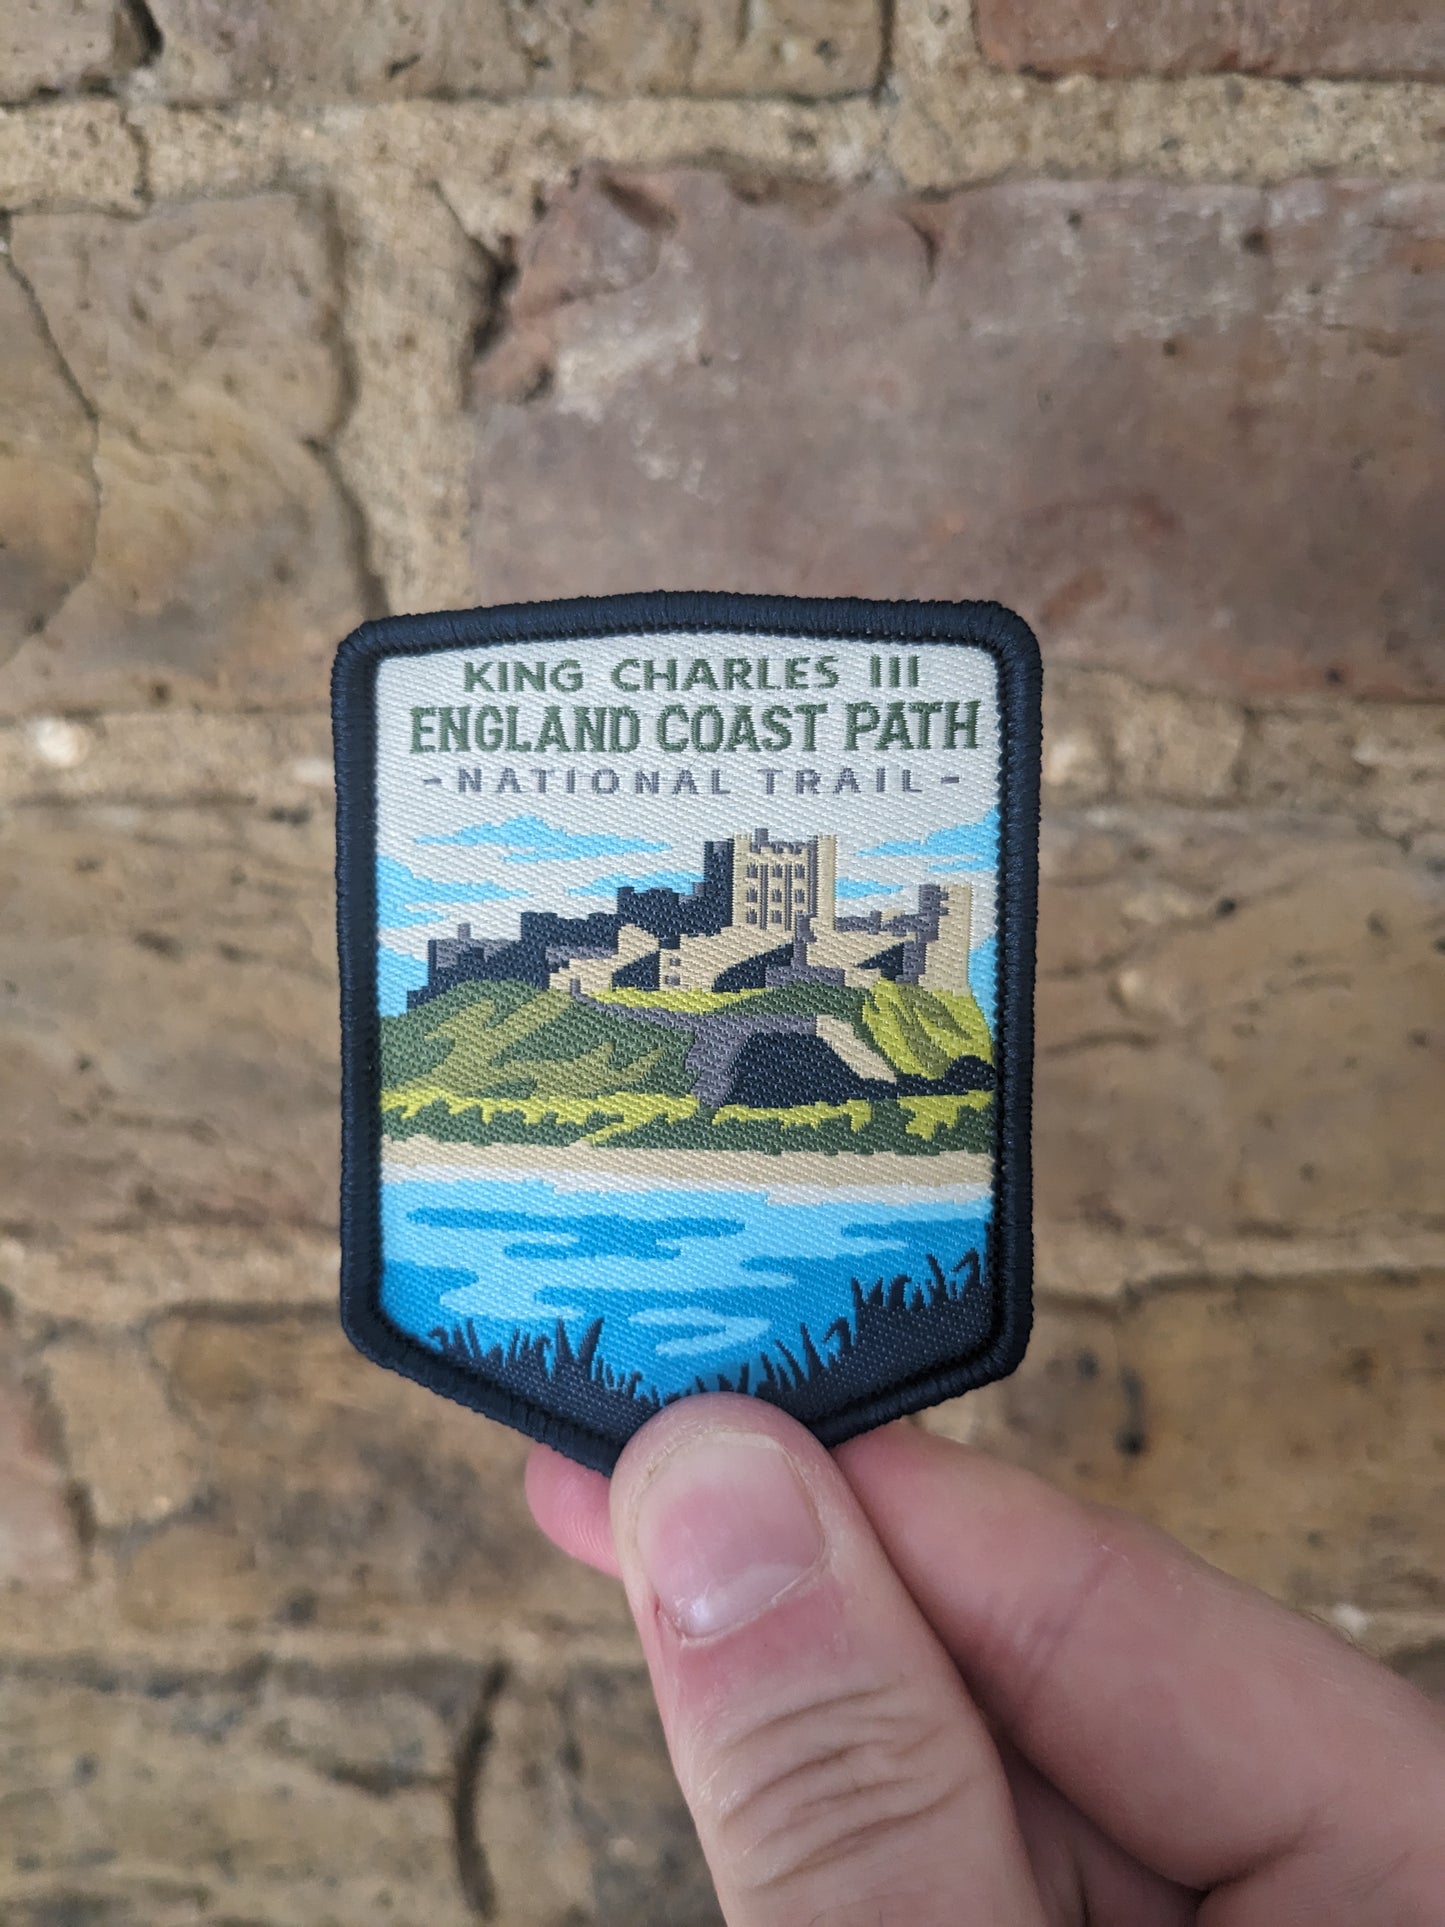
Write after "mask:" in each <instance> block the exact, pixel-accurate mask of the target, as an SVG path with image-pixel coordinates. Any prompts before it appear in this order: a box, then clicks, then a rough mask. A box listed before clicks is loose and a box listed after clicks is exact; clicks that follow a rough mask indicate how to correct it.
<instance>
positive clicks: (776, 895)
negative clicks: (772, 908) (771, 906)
mask: <svg viewBox="0 0 1445 1927" xmlns="http://www.w3.org/2000/svg"><path fill="white" fill-rule="evenodd" d="M782 900H783V893H782V891H781V890H774V892H773V902H774V903H781V902H782Z"/></svg>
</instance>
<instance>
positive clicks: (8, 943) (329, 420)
mask: <svg viewBox="0 0 1445 1927" xmlns="http://www.w3.org/2000/svg"><path fill="white" fill-rule="evenodd" d="M1286 12H1287V16H1288V20H1287V24H1281V21H1282V20H1283V18H1284V16H1283V15H1281V14H1280V10H1278V9H1272V8H1269V7H1266V6H1264V5H1262V4H1254V0H1241V3H1240V4H1239V5H1238V6H1237V7H1234V8H1230V9H1224V10H1221V9H1219V8H1217V7H1214V6H1210V7H1207V8H1206V7H1203V6H1201V5H1196V4H1192V3H1191V0H1173V3H1172V4H1168V5H1161V6H1159V7H1155V8H1153V9H1145V10H1142V11H1141V10H1136V13H1137V14H1138V21H1137V22H1135V23H1134V24H1126V25H1124V26H1120V25H1118V24H1117V22H1116V15H1117V14H1118V10H1117V9H1106V8H1104V7H1102V6H1090V5H1082V6H1078V7H1071V8H1068V9H1058V8H1051V7H1045V6H1042V5H1037V4H1033V0H977V6H976V21H977V24H976V28H975V25H974V23H973V22H972V21H971V20H970V17H969V15H968V11H967V9H966V7H964V6H962V5H959V4H955V3H954V0H897V3H896V5H894V4H888V3H887V0H834V3H833V4H824V0H772V4H768V5H760V6H756V7H753V8H750V9H746V10H744V14H743V17H742V22H741V24H739V21H738V20H737V19H736V18H735V16H734V13H733V11H732V10H729V9H726V8H717V7H711V6H706V5H704V4H702V3H701V0H677V4H674V5H669V6H666V7H663V8H661V9H657V8H655V7H653V6H652V5H650V4H645V3H644V0H606V4H594V5H587V6H584V5H582V4H575V3H573V0H564V3H563V4H559V5H557V6H553V7H548V8H545V9H544V8H539V7H532V6H529V5H525V4H522V3H521V0H470V4H468V5H467V6H465V7H457V6H454V5H451V4H449V3H447V4H444V3H443V0H421V3H420V4H415V5H406V6H403V5H400V4H394V0H374V3H369V4H363V0H314V4H312V5H309V6H307V7H296V6H292V5H290V4H283V3H282V0H243V4H239V5H236V6H230V7H225V8H221V7H216V6H214V5H209V4H202V0H151V5H150V6H149V8H147V7H146V6H145V5H143V4H141V0H75V3H74V4H72V5H67V6H66V7H63V8H56V7H50V6H46V5H43V4H41V3H40V0H19V4H18V7H17V6H12V7H10V8H9V10H8V11H7V13H6V17H5V20H4V23H3V24H0V98H3V99H5V100H8V101H10V102H13V103H14V104H13V105H11V106H9V107H6V108H5V109H3V110H0V207H3V209H4V210H5V212H4V216H3V220H4V227H3V239H4V250H3V258H0V343H3V348H0V523H3V527H4V543H3V547H0V902H3V904H4V906H5V910H4V916H3V918H0V1036H3V1050H0V1171H3V1173H4V1177H3V1195H0V1292H3V1295H0V1466H3V1476H0V1578H3V1581H4V1583H5V1584H6V1586H7V1588H8V1590H7V1591H6V1593H5V1596H4V1601H3V1622H0V1624H3V1651H0V1804H3V1808H4V1812H5V1815H6V1826H5V1829H4V1833H5V1838H4V1840H3V1842H0V1914H3V1916H4V1918H5V1920H6V1921H7V1922H14V1923H16V1927H41V1923H51V1922H54V1921H57V1920H60V1919H65V1920H72V1919H73V1920H76V1921H80V1920H84V1921H86V1922H88V1923H90V1922H94V1923H96V1927H142V1923H143V1924H144V1927H173V1924H174V1927H179V1923H181V1922H186V1923H193V1922H197V1921H206V1922H212V1923H220V1922H222V1921H226V1922H234V1921H238V1920H242V1919H245V1920H255V1921H258V1922H259V1921H265V1922H266V1923H268V1927H320V1924H321V1923H331V1922H334V1923H338V1927H340V1924H342V1923H344V1924H345V1927H367V1923H372V1922H376V1923H381V1922H394V1921H397V1920H410V1919H426V1920H428V1921H431V1922H435V1923H436V1927H448V1924H449V1923H453V1922H455V1923H462V1922H465V1921H468V1920H472V1919H475V1918H490V1919H494V1920H496V1921H499V1922H502V1923H504V1927H534V1923H535V1927H561V1923H563V1922H569V1923H577V1922H617V1923H623V1922H626V1923H629V1927H646V1923H649V1922H652V1923H659V1924H660V1923H664V1922H666V1923H668V1924H669V1927H688V1924H689V1923H693V1922H698V1923H701V1922H705V1921H710V1920H712V1919H714V1918H715V1916H714V1913H713V1910H712V1905H711V1902H710V1899H709V1898H708V1893H707V1887H706V1882H705V1880H704V1878H703V1876H702V1874H701V1872H700V1868H699V1865H698V1861H697V1857H696V1853H695V1850H694V1848H693V1847H692V1844H691V1838H690V1833H689V1830H688V1826H687V1823H686V1819H685V1816H684V1815H683V1814H682V1813H681V1812H680V1811H679V1807H678V1803H677V1800H676V1797H675V1795H674V1794H673V1792H672V1791H671V1782H670V1778H669V1776H668V1772H667V1768H666V1762H665V1759H664V1757H663V1754H662V1752H661V1747H660V1742H659V1740H658V1737H657V1733H656V1729H655V1726H654V1723H653V1719H652V1715H651V1713H650V1711H649V1708H648V1700H647V1695H646V1691H645V1685H644V1682H643V1680H642V1676H641V1673H640V1670H639V1665H638V1662H637V1658H636V1655H635V1651H634V1647H633V1643H632V1638H631V1634H630V1630H629V1628H628V1625H627V1623H626V1620H625V1616H624V1613H623V1611H622V1609H621V1606H620V1604H619V1601H618V1599H617V1596H616V1594H615V1593H614V1591H613V1590H612V1589H611V1588H610V1587H608V1586H607V1585H605V1584H604V1583H603V1582H602V1581H600V1580H598V1579H595V1578H593V1577H592V1576H590V1575H587V1574H584V1573H581V1572H578V1571H574V1570H572V1569H571V1568H569V1567H567V1566H565V1565H564V1564H563V1563H562V1562H561V1560H560V1559H559V1558H557V1557H556V1556H554V1555H553V1554H552V1553H551V1552H550V1551H549V1550H547V1549H546V1548H545V1547H544V1546H543V1545H542V1544H541V1543H540V1542H539V1541H538V1540H537V1538H536V1537H535V1536H534V1534H533V1533H532V1531H531V1530H530V1527H529V1526H528V1524H527V1522H526V1519H525V1516H524V1513H523V1509H522V1505H521V1501H520V1497H519V1493H518V1470H519V1466H520V1462H521V1458H522V1456H523V1447H522V1445H521V1442H520V1441H518V1440H516V1439H514V1438H513V1437H512V1436H511V1435H509V1434H505V1433H503V1432H500V1431H497V1430H493V1429H492V1428H489V1427H488V1426H486V1425H485V1424H483V1423H482V1422H481V1421H479V1420H475V1419H473V1418H471V1417H469V1416H467V1415H465V1414H463V1413H461V1412H459V1411H456V1410H453V1409H451V1408H448V1407H446V1406H444V1405H442V1404H441V1403H439V1402H437V1401H434V1400H432V1399H430V1398H428V1397H427V1396H426V1395H424V1394H422V1393H419V1392H417V1391H415V1390H414V1389H413V1388H412V1387H410V1386H407V1385H405V1384H403V1383H402V1382H400V1381H399V1380H395V1379H392V1378H389V1377H386V1376H384V1375H382V1374H380V1373H378V1372H376V1371H374V1370H373V1369H371V1368H370V1367H368V1366H365V1365H363V1364H362V1363H361V1362H360V1360H358V1359H356V1358H355V1357H353V1356H352V1355H351V1354H350V1353H349V1352H348V1350H347V1348H346V1346H345V1345H344V1343H343V1341H342V1340H341V1338H340V1336H339V1334H338V1332H337V1329H336V1321H335V1316H334V1311H333V1296H334V1284H335V1247H334V1220H335V1205H334V1191H335V1175H336V1172H335V1166H336V1121H335V1108H336V1074H335V1017H334V1010H335V988H334V982H333V974H332V973H333V966H332V932H331V897H330V878H329V869H330V837H331V827H330V811H329V805H330V789H329V770H328V764H327V757H328V750H329V745H328V735H327V726H326V719H325V714H324V696H325V677H326V669H327V663H328V657H329V652H330V649H331V647H332V645H333V644H334V642H335V640H336V639H337V637H339V636H340V635H341V634H342V633H343V632H344V631H345V630H346V629H347V628H348V627H350V626H351V625H352V624H353V623H354V622H355V621H356V620H357V619H358V618H359V617H361V616H362V615H365V614H368V613H375V612H379V611H383V610H387V609H393V610H402V609H412V608H419V607H435V606H439V605H447V604H461V603H468V602H473V601H479V600H493V599H501V598H505V597H512V596H527V595H534V594H547V593H554V592H559V591H561V592H566V591H573V590H586V589H608V588H622V587H639V586H642V587H647V586H667V585H671V586H703V587H733V588H747V589H779V590H789V589H793V590H810V591H816V592H824V593H826V592H839V591H845V590H850V591H858V592H861V593H877V594H898V595H907V594H939V595H988V594H997V595H999V596H1001V597H1003V598H1004V599H1007V600H1010V601H1013V602H1015V603H1016V604H1017V605H1018V606H1019V607H1020V608H1021V609H1022V610H1023V611H1024V612H1025V613H1026V614H1027V615H1028V616H1029V617H1030V618H1031V619H1033V620H1034V621H1035V623H1036V624H1037V626H1038V628H1039V631H1040V633H1041V636H1042V638H1043V642H1044V647H1045V652H1046V657H1047V659H1048V662H1049V665H1050V674H1049V686H1048V697H1047V709H1048V715H1047V725H1048V739H1047V748H1046V763H1045V789H1046V799H1047V812H1046V824H1045V831H1044V850H1043V862H1044V879H1045V881H1044V894H1043V912H1042V917H1043V922H1042V930H1041V939H1040V947H1041V958H1040V961H1041V972H1042V974H1041V981H1040V988H1039V1019H1040V1051H1041V1055H1040V1062H1039V1071H1038V1106H1037V1118H1038V1126H1037V1146H1038V1166H1039V1285H1040V1298H1041V1305H1040V1316H1039V1328H1038V1336H1037V1340H1036V1343H1035V1346H1034V1349H1033V1351H1032V1353H1031V1355H1030V1358H1029V1361H1028V1363H1027V1364H1026V1366H1025V1367H1024V1369H1023V1370H1022V1372H1021V1373H1020V1374H1019V1375H1018V1377H1017V1378H1016V1379H1015V1380H1014V1381H1012V1382H1011V1383H1010V1384H1008V1385H1006V1386H1002V1387H998V1388H995V1389H993V1390H990V1391H989V1392H986V1393H983V1394H980V1395H978V1396H977V1397H975V1398H973V1399H970V1400H968V1401H965V1402H962V1403H960V1404H958V1405H956V1406H954V1407H952V1408H947V1409H944V1410H942V1411H940V1412H938V1413H936V1414H933V1415H931V1416H930V1417H929V1419H928V1421H927V1422H928V1423H929V1424H930V1425H933V1426H936V1427H938V1428H939V1429H941V1430H943V1431H946V1432H949V1433H952V1434H955V1435H959V1436H968V1437H972V1438H975V1439H981V1440H983V1441H984V1442H986V1443H987V1444H989V1445H990V1446H992V1447H994V1448H995V1449H997V1450H999V1451H1001V1452H1004V1453H1007V1454H1009V1455H1011V1456H1013V1457H1016V1458H1019V1459H1022V1460H1024V1461H1026V1462H1027V1463H1029V1464H1031V1465H1034V1466H1037V1467H1038V1468H1040V1469H1041V1470H1043V1471H1045V1472H1047V1473H1049V1474H1050V1475H1051V1476H1053V1477H1055V1478H1058V1479H1060V1480H1062V1481H1063V1482H1064V1483H1065V1484H1067V1485H1070V1486H1072V1487H1073V1488H1075V1489H1076V1490H1079V1491H1083V1492H1087V1493H1090V1494H1094V1495H1097V1496H1099V1497H1102V1498H1107V1499H1112V1500H1117V1501H1121V1502H1123V1503H1125V1504H1128V1505H1131V1506H1134V1507H1136V1508H1138V1509H1139V1510H1141V1511H1142V1512H1144V1513H1146V1514H1147V1515H1148V1516H1150V1517H1152V1518H1154V1519H1157V1520H1159V1521H1160V1522H1162V1523H1163V1524H1164V1525H1166V1526H1168V1527H1170V1528H1172V1529H1173V1530H1175V1531H1177V1532H1179V1533H1181V1534H1182V1535H1183V1536H1184V1537H1185V1538H1186V1539H1187V1540H1189V1541H1190V1542H1191V1543H1192V1544H1194V1545H1196V1546H1197V1547H1199V1548H1201V1549H1202V1550H1203V1551H1205V1552H1206V1553H1208V1554H1209V1555H1210V1556H1211V1557H1213V1558H1215V1559H1216V1560H1218V1561H1219V1562H1220V1563H1222V1564H1223V1565H1225V1566H1226V1567H1228V1568H1229V1569H1231V1570H1232V1571H1235V1572H1237V1573H1240V1574H1243V1575H1245V1576H1246V1577H1248V1578H1251V1579H1253V1580H1255V1581H1257V1582H1259V1583H1260V1584H1263V1585H1265V1586H1267V1587H1269V1588H1270V1589H1271V1590H1273V1591H1274V1592H1276V1593H1278V1594H1279V1595H1281V1596H1282V1597H1284V1598H1287V1599H1289V1600H1291V1601H1293V1602H1294V1603H1296V1604H1297V1605H1299V1606H1302V1607H1304V1608H1306V1609H1308V1610H1310V1611H1313V1612H1316V1613H1319V1614H1321V1615H1323V1616H1325V1617H1327V1618H1330V1619H1332V1620H1333V1621H1334V1623H1335V1624H1337V1625H1338V1626H1339V1627H1340V1628H1341V1629H1342V1630H1343V1631H1344V1632H1345V1633H1347V1634H1348V1635H1350V1636H1352V1637H1355V1638H1358V1639H1361V1640H1363V1641H1364V1642H1365V1643H1366V1644H1367V1645H1369V1646H1370V1647H1372V1648H1373V1649H1375V1650H1377V1651H1380V1652H1381V1653H1383V1654H1385V1655H1386V1656H1388V1657H1390V1658H1391V1659H1392V1660H1393V1661H1394V1662H1395V1663H1397V1664H1399V1665H1400V1666H1401V1667H1403V1668H1405V1669H1407V1670H1410V1671H1412V1672H1414V1673H1415V1674H1416V1675H1417V1676H1418V1677H1420V1678H1421V1679H1422V1680H1426V1681H1433V1682H1434V1683H1435V1684H1436V1685H1437V1686H1438V1685H1439V1682H1440V1680H1441V1679H1442V1677H1445V1574H1442V1566H1445V1558H1442V1553H1445V1545H1442V1521H1441V1514H1440V1510H1439V1506H1438V1502H1437V1498H1436V1493H1437V1490H1438V1485H1439V1472H1440V1464H1441V1452H1442V1438H1441V1433H1440V1413H1441V1408H1442V1400H1441V1397H1440V1393H1441V1387H1442V1374H1445V1306H1442V1295H1441V1283H1442V1279H1445V1227H1442V1220H1441V1216H1440V1199H1441V1183H1440V1178H1441V1169H1440V1164H1441V1160H1440V1154H1439V1148H1438V1146H1439V1138H1440V1123H1439V1113H1440V1104H1439V1090H1440V1054H1439V1047H1440V1036H1441V1016H1442V1008H1445V991H1442V958H1441V949H1442V927H1445V926H1442V919H1441V895H1442V892H1441V872H1442V869H1445V735H1442V708H1441V699H1442V685H1445V643H1442V626H1445V625H1442V620H1441V617H1442V605H1445V576H1442V546H1441V543H1440V539H1439V535H1440V528H1441V502H1440V497H1439V492H1438V491H1439V478H1440V474H1441V470H1442V462H1441V457H1442V453H1445V448H1442V443H1445V434H1442V426H1441V418H1440V401H1441V395H1442V393H1445V368H1442V351H1441V343H1442V338H1445V331H1442V325H1441V324H1442V299H1445V298H1442V273H1441V268H1442V261H1445V187H1442V186H1441V184H1440V182H1441V175H1442V172H1445V140H1442V133H1445V100H1442V97H1441V95H1440V93H1439V91H1438V90H1436V89H1433V88H1432V86H1431V84H1430V82H1431V80H1432V78H1433V79H1436V80H1438V79H1439V77H1440V75H1441V72H1442V69H1445V47H1442V38H1441V32H1440V28H1439V26H1438V24H1436V16H1435V15H1434V14H1433V13H1431V11H1430V10H1429V9H1428V8H1424V7H1418V6H1414V5H1408V4H1404V0H1376V3H1375V4H1370V3H1369V0H1347V3H1345V4H1335V3H1334V0H1331V4H1325V0H1319V3H1318V4H1311V3H1308V0H1302V3H1301V4H1300V5H1298V6H1294V7H1292V8H1290V9H1288V10H1286ZM1065 14H1066V15H1067V23H1068V24H1067V27H1064V26H1061V25H1060V22H1061V21H1062V20H1063V18H1064V15H1065ZM1141 22H1142V24H1139V23H1141ZM1432 491H1433V492H1432Z"/></svg>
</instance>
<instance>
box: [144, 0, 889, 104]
mask: <svg viewBox="0 0 1445 1927" xmlns="http://www.w3.org/2000/svg"><path fill="white" fill-rule="evenodd" d="M153 11H154V14H155V18H156V20H157V22H158V24H159V26H160V28H161V32H162V36H163V51H162V54H161V58H160V61H159V63H158V66H157V69H156V76H155V80H156V86H157V88H158V90H159V91H160V92H162V93H164V94H166V95H168V96H169V97H171V98H173V99H177V100H198V101H215V100H227V99H230V98H232V97H233V96H236V95H246V94H266V95H268V96H269V95H277V94H279V95H283V96H290V97H293V98H300V99H316V98H321V99H326V98H332V97H336V96H346V95H362V96H369V97H373V98H388V97H393V98H394V97H397V96H407V95H419V94H420V95H425V94H436V93H441V94H496V95H505V94H516V93H525V92H537V93H544V94H558V93H571V92H573V91H581V92H589V93H602V94H623V95H628V94H686V93H696V94H766V93H785V94H799V95H813V96H826V95H830V94H846V93H853V92H857V91H859V90H860V89H864V88H867V87H869V86H871V85H872V84H873V82H874V80H875V79H876V78H877V76H878V70H879V61H880V58H881V55H882V49H883V28H882V9H881V5H880V0H780V3H779V4H775V5H769V6H767V7H762V8H757V9H752V8H749V9H747V10H746V11H745V13H744V14H743V15H742V16H741V18H740V17H739V14H738V12H737V10H736V9H729V8H726V7H716V6H709V5H708V4H706V0H680V3H679V4H677V5H670V6H667V7H661V8H659V7H657V6H655V5H653V4H652V3H651V0H605V3H604V4H603V5H600V6H599V5H595V4H590V0H565V3H564V4H563V5H561V6H557V7H546V8H542V7H532V6H528V5H525V4H518V3H517V0H481V4H476V3H475V0H474V3H473V4H471V5H468V6H465V7H458V6H453V5H448V4H447V0H422V3H421V4H420V5H403V4H400V0H386V3H385V4H383V5H381V6H376V5H373V4H368V3H366V0H326V4H324V5H318V6H310V7H292V6H288V5H286V4H285V0H246V4H244V5H241V6H226V7H221V6H217V5H216V4H215V0H153Z"/></svg>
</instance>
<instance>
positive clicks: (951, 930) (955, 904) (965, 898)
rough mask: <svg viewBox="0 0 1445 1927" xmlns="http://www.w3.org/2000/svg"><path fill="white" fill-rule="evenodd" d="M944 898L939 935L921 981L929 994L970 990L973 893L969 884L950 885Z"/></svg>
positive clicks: (940, 910)
mask: <svg viewBox="0 0 1445 1927" xmlns="http://www.w3.org/2000/svg"><path fill="white" fill-rule="evenodd" d="M940 895H941V899H942V900H941V902H940V903H939V906H938V935H937V937H936V938H935V939H934V940H933V942H932V943H930V944H929V946H928V951H927V955H926V957H925V959H924V965H923V974H922V976H921V977H920V978H919V980H918V981H919V982H920V983H921V984H922V985H923V987H924V989H925V990H967V989H968V955H969V950H970V948H971V938H972V935H973V889H972V886H971V885H969V884H967V883H950V884H949V886H948V888H947V889H946V890H943V891H942V892H941V893H940Z"/></svg>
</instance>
